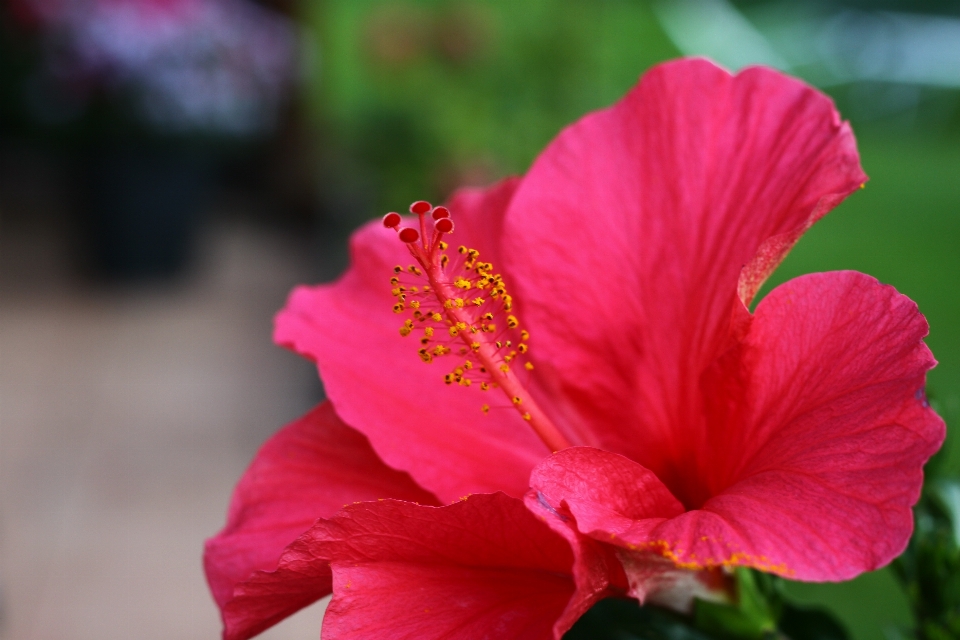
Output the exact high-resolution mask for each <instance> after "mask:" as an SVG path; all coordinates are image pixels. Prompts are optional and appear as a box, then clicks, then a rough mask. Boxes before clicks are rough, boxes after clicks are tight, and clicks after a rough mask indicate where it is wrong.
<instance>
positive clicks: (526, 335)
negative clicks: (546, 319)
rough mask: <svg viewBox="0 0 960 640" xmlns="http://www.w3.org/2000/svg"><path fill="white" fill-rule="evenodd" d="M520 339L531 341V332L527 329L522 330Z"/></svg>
mask: <svg viewBox="0 0 960 640" xmlns="http://www.w3.org/2000/svg"><path fill="white" fill-rule="evenodd" d="M520 339H521V340H529V339H530V332H529V331H527V330H526V329H523V330H521V331H520Z"/></svg>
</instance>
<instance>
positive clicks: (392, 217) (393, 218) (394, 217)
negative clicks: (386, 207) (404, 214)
mask: <svg viewBox="0 0 960 640" xmlns="http://www.w3.org/2000/svg"><path fill="white" fill-rule="evenodd" d="M383 226H385V227H386V228H387V229H396V228H397V227H398V226H400V214H399V213H397V212H396V211H391V212H390V213H388V214H387V215H385V216H383Z"/></svg>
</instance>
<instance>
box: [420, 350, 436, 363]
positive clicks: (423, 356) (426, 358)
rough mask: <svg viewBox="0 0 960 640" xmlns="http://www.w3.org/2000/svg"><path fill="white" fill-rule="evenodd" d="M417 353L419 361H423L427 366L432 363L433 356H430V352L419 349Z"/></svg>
mask: <svg viewBox="0 0 960 640" xmlns="http://www.w3.org/2000/svg"><path fill="white" fill-rule="evenodd" d="M417 353H418V354H420V359H421V360H423V361H424V362H426V363H428V364H429V363H431V362H433V356H431V355H430V352H429V351H427V350H426V349H420V350H419V351H417Z"/></svg>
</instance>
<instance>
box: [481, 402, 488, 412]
mask: <svg viewBox="0 0 960 640" xmlns="http://www.w3.org/2000/svg"><path fill="white" fill-rule="evenodd" d="M480 411H483V412H484V413H490V405H488V404H485V405H483V406H481V407H480Z"/></svg>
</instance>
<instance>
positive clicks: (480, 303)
mask: <svg viewBox="0 0 960 640" xmlns="http://www.w3.org/2000/svg"><path fill="white" fill-rule="evenodd" d="M471 302H473V304H475V305H477V306H478V307H479V306H481V305H482V304H483V302H484V300H483V298H474V299H473V300H471Z"/></svg>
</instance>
